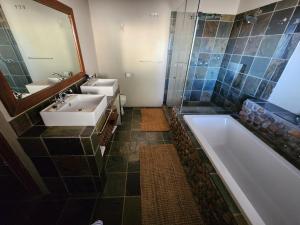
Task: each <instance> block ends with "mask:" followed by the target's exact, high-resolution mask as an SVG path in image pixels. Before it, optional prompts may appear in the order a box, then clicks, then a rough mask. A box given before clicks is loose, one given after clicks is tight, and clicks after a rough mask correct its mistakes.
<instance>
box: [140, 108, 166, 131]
mask: <svg viewBox="0 0 300 225" xmlns="http://www.w3.org/2000/svg"><path fill="white" fill-rule="evenodd" d="M141 115H142V118H141V130H142V131H169V130H170V126H169V123H168V121H167V119H166V117H165V114H164V111H163V109H162V108H143V109H141Z"/></svg>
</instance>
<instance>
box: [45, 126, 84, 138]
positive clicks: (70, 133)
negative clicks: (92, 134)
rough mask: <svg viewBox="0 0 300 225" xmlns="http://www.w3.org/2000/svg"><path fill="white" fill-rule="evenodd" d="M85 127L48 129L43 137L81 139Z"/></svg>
mask: <svg viewBox="0 0 300 225" xmlns="http://www.w3.org/2000/svg"><path fill="white" fill-rule="evenodd" d="M82 129H83V127H48V128H47V130H46V131H45V132H44V133H43V135H42V136H43V137H79V136H80V133H81V132H82Z"/></svg>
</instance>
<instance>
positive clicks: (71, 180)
mask: <svg viewBox="0 0 300 225" xmlns="http://www.w3.org/2000/svg"><path fill="white" fill-rule="evenodd" d="M63 179H64V181H65V184H66V186H67V189H68V191H69V192H70V193H72V194H80V193H94V192H96V188H95V184H94V181H93V178H92V177H64V178H63Z"/></svg>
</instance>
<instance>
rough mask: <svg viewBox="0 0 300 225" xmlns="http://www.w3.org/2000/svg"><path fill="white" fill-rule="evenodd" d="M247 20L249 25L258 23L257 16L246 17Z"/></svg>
mask: <svg viewBox="0 0 300 225" xmlns="http://www.w3.org/2000/svg"><path fill="white" fill-rule="evenodd" d="M245 20H246V22H247V23H252V24H254V23H256V22H257V16H252V15H246V16H245Z"/></svg>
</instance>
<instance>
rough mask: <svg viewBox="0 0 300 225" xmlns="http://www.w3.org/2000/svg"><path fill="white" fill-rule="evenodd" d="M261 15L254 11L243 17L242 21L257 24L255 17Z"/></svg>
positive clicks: (258, 11) (259, 12)
mask: <svg viewBox="0 0 300 225" xmlns="http://www.w3.org/2000/svg"><path fill="white" fill-rule="evenodd" d="M261 13H262V11H261V10H255V11H251V12H249V13H248V14H246V15H245V16H244V19H245V21H246V22H247V23H252V24H254V23H256V22H257V17H258V16H259V15H260V14H261Z"/></svg>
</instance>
